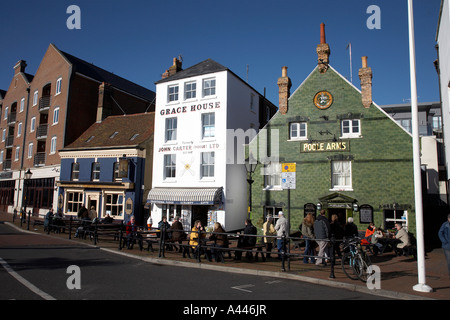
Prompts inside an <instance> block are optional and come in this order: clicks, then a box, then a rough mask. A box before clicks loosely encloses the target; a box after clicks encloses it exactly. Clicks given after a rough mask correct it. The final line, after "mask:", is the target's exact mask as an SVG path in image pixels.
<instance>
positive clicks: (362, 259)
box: [341, 237, 372, 282]
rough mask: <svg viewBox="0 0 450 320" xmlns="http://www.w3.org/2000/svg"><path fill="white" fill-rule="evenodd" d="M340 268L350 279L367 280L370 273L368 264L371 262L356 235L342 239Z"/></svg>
mask: <svg viewBox="0 0 450 320" xmlns="http://www.w3.org/2000/svg"><path fill="white" fill-rule="evenodd" d="M341 263H342V270H343V271H344V273H345V275H346V276H347V277H348V278H350V279H352V280H358V279H359V280H361V281H363V282H367V279H368V278H369V276H370V274H369V271H368V268H369V266H370V265H371V264H372V262H371V261H370V258H369V256H368V255H367V253H366V252H364V250H362V249H361V239H360V238H358V237H355V238H351V239H345V240H344V253H343V255H342V262H341Z"/></svg>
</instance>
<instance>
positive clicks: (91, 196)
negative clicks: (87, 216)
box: [86, 192, 102, 217]
mask: <svg viewBox="0 0 450 320" xmlns="http://www.w3.org/2000/svg"><path fill="white" fill-rule="evenodd" d="M99 199H100V195H99V194H98V193H87V192H86V208H87V209H88V210H91V207H94V210H95V212H97V217H102V216H101V215H100V216H99V211H98V205H99V202H100V201H99Z"/></svg>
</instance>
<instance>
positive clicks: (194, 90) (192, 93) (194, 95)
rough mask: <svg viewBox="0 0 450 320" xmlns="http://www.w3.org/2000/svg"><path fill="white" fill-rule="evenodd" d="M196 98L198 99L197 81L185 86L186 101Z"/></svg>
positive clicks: (187, 83)
mask: <svg viewBox="0 0 450 320" xmlns="http://www.w3.org/2000/svg"><path fill="white" fill-rule="evenodd" d="M188 87H189V88H188ZM192 87H194V88H192ZM188 95H189V97H188ZM195 98H197V81H188V82H186V83H185V84H184V100H191V99H195Z"/></svg>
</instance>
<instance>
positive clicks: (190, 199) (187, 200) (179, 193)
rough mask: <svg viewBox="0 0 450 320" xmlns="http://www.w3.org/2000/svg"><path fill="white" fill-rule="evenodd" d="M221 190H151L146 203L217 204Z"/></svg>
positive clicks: (220, 196)
mask: <svg viewBox="0 0 450 320" xmlns="http://www.w3.org/2000/svg"><path fill="white" fill-rule="evenodd" d="M222 193H223V188H222V187H220V188H153V189H152V190H150V192H149V193H148V197H147V202H153V203H167V204H169V203H173V204H203V205H208V204H218V203H221V202H222Z"/></svg>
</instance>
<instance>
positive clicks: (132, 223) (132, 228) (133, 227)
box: [125, 216, 143, 250]
mask: <svg viewBox="0 0 450 320" xmlns="http://www.w3.org/2000/svg"><path fill="white" fill-rule="evenodd" d="M137 227H138V225H137V223H136V219H135V218H134V216H131V217H130V220H129V221H128V223H127V225H126V228H125V231H126V235H127V248H128V249H133V244H134V241H135V240H138V243H139V247H140V249H141V250H142V245H143V244H142V240H141V239H140V236H139V235H138V233H137Z"/></svg>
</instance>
